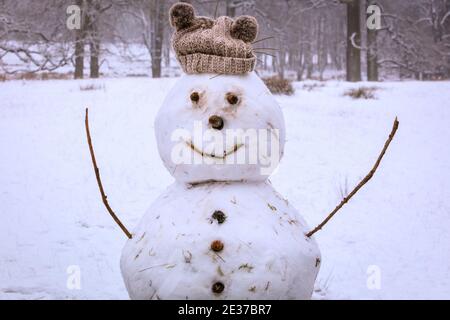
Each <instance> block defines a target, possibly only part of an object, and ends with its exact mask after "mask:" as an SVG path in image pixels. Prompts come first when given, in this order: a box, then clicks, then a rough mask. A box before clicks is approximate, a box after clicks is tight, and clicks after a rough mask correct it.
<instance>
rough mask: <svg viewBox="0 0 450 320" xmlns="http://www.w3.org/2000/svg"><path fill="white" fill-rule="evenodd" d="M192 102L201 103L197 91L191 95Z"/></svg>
mask: <svg viewBox="0 0 450 320" xmlns="http://www.w3.org/2000/svg"><path fill="white" fill-rule="evenodd" d="M191 101H192V102H193V103H197V102H199V101H200V94H199V93H198V92H196V91H194V92H192V93H191Z"/></svg>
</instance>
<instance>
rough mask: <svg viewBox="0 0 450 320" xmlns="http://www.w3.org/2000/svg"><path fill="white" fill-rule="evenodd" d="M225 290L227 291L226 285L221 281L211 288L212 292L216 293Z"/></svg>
mask: <svg viewBox="0 0 450 320" xmlns="http://www.w3.org/2000/svg"><path fill="white" fill-rule="evenodd" d="M224 289H225V285H224V284H223V283H222V282H220V281H218V282H215V283H214V284H213V285H212V287H211V290H212V292H214V293H222V292H223V290H224Z"/></svg>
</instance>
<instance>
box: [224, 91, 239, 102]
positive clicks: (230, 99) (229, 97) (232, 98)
mask: <svg viewBox="0 0 450 320" xmlns="http://www.w3.org/2000/svg"><path fill="white" fill-rule="evenodd" d="M226 99H227V101H228V103H229V104H233V105H234V104H238V103H239V97H238V96H237V95H235V94H234V93H231V92H228V93H227V95H226Z"/></svg>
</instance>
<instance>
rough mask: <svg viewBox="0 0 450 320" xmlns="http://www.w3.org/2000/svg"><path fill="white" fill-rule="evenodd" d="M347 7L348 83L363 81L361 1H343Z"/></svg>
mask: <svg viewBox="0 0 450 320" xmlns="http://www.w3.org/2000/svg"><path fill="white" fill-rule="evenodd" d="M341 2H344V3H346V5H347V81H351V82H357V81H361V52H360V48H359V46H361V21H360V0H341Z"/></svg>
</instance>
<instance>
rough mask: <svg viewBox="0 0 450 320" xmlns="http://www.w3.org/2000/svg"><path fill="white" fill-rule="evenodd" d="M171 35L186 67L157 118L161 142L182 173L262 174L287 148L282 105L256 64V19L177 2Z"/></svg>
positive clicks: (259, 177)
mask: <svg viewBox="0 0 450 320" xmlns="http://www.w3.org/2000/svg"><path fill="white" fill-rule="evenodd" d="M170 21H171V24H172V26H173V27H174V28H175V29H176V31H175V33H174V35H173V37H172V45H173V47H174V50H175V53H176V55H177V59H178V61H179V62H180V65H181V66H182V68H183V70H184V71H185V73H186V75H184V76H183V77H182V78H181V79H180V80H179V81H178V82H177V83H176V84H175V86H174V88H173V89H172V90H171V91H170V92H169V94H168V95H167V97H166V99H165V101H164V103H163V106H162V107H161V109H160V111H159V113H158V115H157V117H156V123H155V131H156V137H157V143H158V150H159V153H160V155H161V158H162V160H163V162H164V164H165V166H166V167H167V169H168V170H169V172H170V173H171V174H172V175H173V176H174V177H175V178H176V179H177V180H179V181H182V182H186V183H202V182H208V181H263V180H265V179H267V177H268V176H269V175H270V174H271V173H272V172H273V171H274V170H275V168H276V167H277V165H278V163H279V161H280V159H281V157H282V155H283V149H284V139H285V126H284V119H283V115H282V112H281V110H280V108H279V106H278V104H277V102H276V101H275V99H274V97H273V96H272V95H271V94H270V92H269V90H268V89H267V87H266V86H265V84H264V83H263V82H262V81H261V79H259V77H258V76H257V75H256V74H255V73H254V72H253V69H254V67H255V61H256V57H255V55H254V53H253V47H252V42H253V41H254V40H255V38H256V36H257V33H258V24H257V22H256V19H255V18H253V17H250V16H242V17H239V18H237V19H236V20H233V19H231V18H229V17H219V18H217V19H216V20H212V19H209V18H205V17H197V16H196V15H195V12H194V8H193V7H192V6H191V5H189V4H186V3H178V4H175V5H174V6H173V7H172V8H171V10H170Z"/></svg>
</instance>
